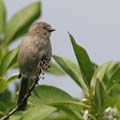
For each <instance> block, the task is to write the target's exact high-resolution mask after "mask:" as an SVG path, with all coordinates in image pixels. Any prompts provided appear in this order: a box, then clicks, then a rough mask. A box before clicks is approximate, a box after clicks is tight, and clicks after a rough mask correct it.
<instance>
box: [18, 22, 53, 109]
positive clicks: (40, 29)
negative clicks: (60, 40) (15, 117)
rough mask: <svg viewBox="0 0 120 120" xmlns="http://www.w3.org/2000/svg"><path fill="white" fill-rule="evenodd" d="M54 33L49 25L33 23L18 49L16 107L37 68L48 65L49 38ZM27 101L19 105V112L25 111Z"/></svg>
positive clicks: (49, 55)
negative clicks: (19, 79) (18, 85)
mask: <svg viewBox="0 0 120 120" xmlns="http://www.w3.org/2000/svg"><path fill="white" fill-rule="evenodd" d="M53 31H55V29H53V28H52V27H51V25H50V24H48V23H46V22H35V23H33V24H32V25H31V26H30V28H29V29H28V32H27V34H26V36H25V37H24V39H23V40H22V42H21V43H20V45H19V49H18V65H19V72H20V74H19V78H21V82H20V90H19V94H18V99H17V105H19V104H21V102H23V98H24V96H25V94H26V92H27V90H28V88H29V84H30V80H33V79H34V78H35V77H36V76H37V74H38V72H39V71H38V67H42V69H44V67H45V66H44V65H42V64H45V65H46V64H49V62H50V59H51V56H52V48H51V41H50V36H51V33H52V32H53ZM26 106H27V99H26V100H24V102H23V103H22V104H21V105H20V107H19V109H18V110H19V111H23V110H25V109H26Z"/></svg>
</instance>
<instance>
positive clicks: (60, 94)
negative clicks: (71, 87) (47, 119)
mask: <svg viewBox="0 0 120 120" xmlns="http://www.w3.org/2000/svg"><path fill="white" fill-rule="evenodd" d="M29 100H30V102H31V103H32V104H35V105H38V104H39V105H40V104H47V105H51V106H54V107H57V108H58V109H61V110H63V111H64V112H65V113H66V114H71V115H69V116H71V117H73V118H74V119H75V118H77V119H78V118H80V117H81V116H80V114H78V113H80V109H82V108H83V107H85V108H89V106H88V105H86V104H84V103H82V102H80V101H77V100H74V99H73V98H72V97H71V96H70V95H68V94H67V93H65V92H64V91H63V90H60V89H58V88H55V87H52V86H47V85H40V86H37V88H35V91H34V94H32V96H31V97H30V99H29ZM78 120H79V119H78Z"/></svg>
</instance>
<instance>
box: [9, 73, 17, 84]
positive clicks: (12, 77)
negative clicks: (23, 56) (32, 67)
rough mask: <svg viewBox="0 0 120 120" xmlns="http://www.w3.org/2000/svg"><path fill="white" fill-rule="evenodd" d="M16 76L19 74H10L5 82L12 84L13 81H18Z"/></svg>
mask: <svg viewBox="0 0 120 120" xmlns="http://www.w3.org/2000/svg"><path fill="white" fill-rule="evenodd" d="M18 76H19V73H14V74H12V75H11V76H9V77H8V79H7V82H8V83H11V82H13V81H14V80H16V79H18Z"/></svg>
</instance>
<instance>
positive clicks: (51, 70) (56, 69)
mask: <svg viewBox="0 0 120 120" xmlns="http://www.w3.org/2000/svg"><path fill="white" fill-rule="evenodd" d="M47 72H48V73H51V74H54V75H57V76H61V75H65V73H64V72H63V71H62V70H61V69H60V68H59V67H58V66H57V65H56V64H54V63H50V68H48V70H47Z"/></svg>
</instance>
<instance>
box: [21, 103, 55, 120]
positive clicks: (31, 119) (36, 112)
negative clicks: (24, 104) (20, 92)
mask: <svg viewBox="0 0 120 120" xmlns="http://www.w3.org/2000/svg"><path fill="white" fill-rule="evenodd" d="M56 110H57V109H56V108H55V107H51V106H47V105H38V106H35V107H31V108H30V109H29V110H28V111H26V112H25V114H24V115H23V117H22V119H21V120H44V119H46V118H47V117H48V116H49V115H51V114H52V113H53V112H55V111H56Z"/></svg>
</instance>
